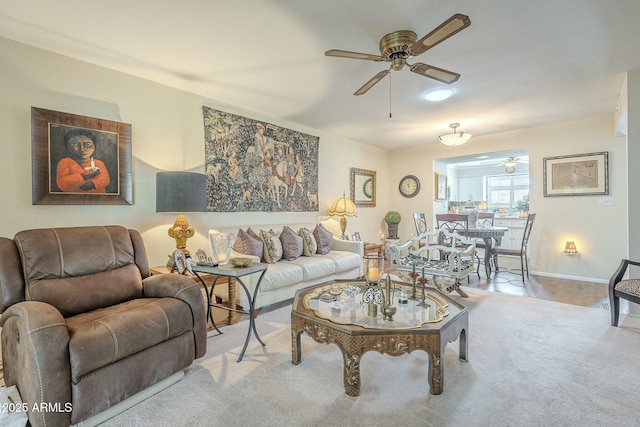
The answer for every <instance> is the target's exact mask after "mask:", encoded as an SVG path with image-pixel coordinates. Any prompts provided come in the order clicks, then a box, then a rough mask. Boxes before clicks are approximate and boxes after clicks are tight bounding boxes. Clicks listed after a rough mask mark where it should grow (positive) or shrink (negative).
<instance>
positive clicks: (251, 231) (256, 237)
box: [247, 227, 260, 240]
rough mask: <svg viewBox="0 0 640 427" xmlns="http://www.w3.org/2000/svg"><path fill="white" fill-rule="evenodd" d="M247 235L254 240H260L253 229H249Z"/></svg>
mask: <svg viewBox="0 0 640 427" xmlns="http://www.w3.org/2000/svg"><path fill="white" fill-rule="evenodd" d="M247 234H248V235H249V236H251V237H253V238H254V239H258V240H260V236H258V235H257V234H256V232H255V231H253V230H252V229H251V227H249V228H247Z"/></svg>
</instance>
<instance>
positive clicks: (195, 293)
mask: <svg viewBox="0 0 640 427" xmlns="http://www.w3.org/2000/svg"><path fill="white" fill-rule="evenodd" d="M142 292H143V294H144V296H145V297H149V298H165V297H169V298H177V299H180V300H182V301H184V302H185V303H187V304H188V305H189V307H190V308H191V314H192V316H193V334H194V336H195V345H196V354H195V357H196V358H199V357H202V356H204V355H205V353H206V352H207V319H206V314H205V310H204V305H205V304H204V299H203V298H202V291H201V287H200V285H198V283H196V282H195V281H194V280H193V279H191V278H189V277H187V276H183V275H181V274H175V273H168V274H157V275H154V276H150V277H147V278H146V279H144V280H143V281H142Z"/></svg>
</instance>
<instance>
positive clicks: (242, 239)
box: [233, 229, 264, 259]
mask: <svg viewBox="0 0 640 427" xmlns="http://www.w3.org/2000/svg"><path fill="white" fill-rule="evenodd" d="M249 230H250V229H249ZM249 230H247V231H243V230H242V229H239V230H238V237H236V241H235V242H234V243H233V250H234V251H236V252H240V253H241V254H245V255H252V256H257V257H258V258H260V259H262V251H263V249H262V248H263V246H264V244H263V243H262V240H260V238H259V237H258V236H256V237H253V236H251V235H250V234H249V233H248V231H249ZM254 234H255V233H254Z"/></svg>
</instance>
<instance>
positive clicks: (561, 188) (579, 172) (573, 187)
mask: <svg viewBox="0 0 640 427" xmlns="http://www.w3.org/2000/svg"><path fill="white" fill-rule="evenodd" d="M543 161H544V196H545V197H551V196H592V195H604V194H609V165H608V162H609V155H608V152H606V151H604V152H599V153H587V154H577V155H570V156H558V157H545V158H544V159H543Z"/></svg>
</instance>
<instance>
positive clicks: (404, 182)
mask: <svg viewBox="0 0 640 427" xmlns="http://www.w3.org/2000/svg"><path fill="white" fill-rule="evenodd" d="M398 188H399V190H400V194H402V195H403V196H404V197H414V196H416V195H417V194H418V192H419V191H420V180H418V178H417V177H415V176H413V175H407V176H405V177H404V178H402V179H401V180H400V185H399V186H398Z"/></svg>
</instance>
